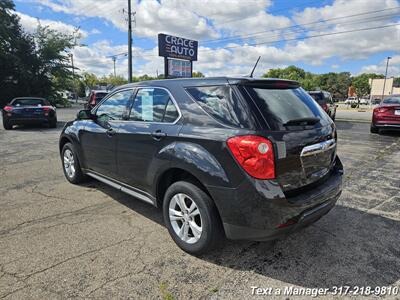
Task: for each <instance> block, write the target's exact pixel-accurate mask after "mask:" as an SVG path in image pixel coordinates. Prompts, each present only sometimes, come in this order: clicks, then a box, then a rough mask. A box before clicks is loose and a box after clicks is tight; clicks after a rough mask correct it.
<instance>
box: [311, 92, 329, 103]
mask: <svg viewBox="0 0 400 300" xmlns="http://www.w3.org/2000/svg"><path fill="white" fill-rule="evenodd" d="M309 94H310V96H311V97H312V98H313V99H314V100H315V101H317V102H318V103H319V104H325V103H327V102H328V99H327V98H326V95H324V94H323V93H309ZM324 96H325V97H324Z"/></svg>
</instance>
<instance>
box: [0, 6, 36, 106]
mask: <svg viewBox="0 0 400 300" xmlns="http://www.w3.org/2000/svg"><path fill="white" fill-rule="evenodd" d="M14 10H15V6H14V3H13V2H12V1H11V0H2V1H0V107H2V106H4V105H5V104H6V103H7V102H8V101H10V100H11V99H12V98H14V97H16V96H22V95H23V94H24V93H29V94H31V93H33V92H34V91H32V90H31V88H32V85H31V84H30V80H31V78H32V75H33V74H34V73H35V71H36V69H37V66H38V63H39V62H38V61H37V59H36V56H35V55H34V50H35V49H34V41H33V38H32V36H30V35H27V34H25V33H24V32H23V30H22V28H21V25H20V24H19V17H18V16H17V15H16V14H15V13H14Z"/></svg>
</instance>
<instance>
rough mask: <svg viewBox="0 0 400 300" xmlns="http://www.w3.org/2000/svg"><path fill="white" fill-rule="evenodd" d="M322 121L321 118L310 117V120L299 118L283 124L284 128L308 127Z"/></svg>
mask: <svg viewBox="0 0 400 300" xmlns="http://www.w3.org/2000/svg"><path fill="white" fill-rule="evenodd" d="M319 121H320V119H319V118H316V117H310V118H299V119H293V120H289V121H287V122H286V123H284V124H283V126H306V125H314V124H316V123H318V122H319Z"/></svg>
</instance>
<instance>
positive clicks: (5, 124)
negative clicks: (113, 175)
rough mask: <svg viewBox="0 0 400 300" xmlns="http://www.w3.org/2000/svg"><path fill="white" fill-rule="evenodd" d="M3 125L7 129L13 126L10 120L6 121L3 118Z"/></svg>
mask: <svg viewBox="0 0 400 300" xmlns="http://www.w3.org/2000/svg"><path fill="white" fill-rule="evenodd" d="M3 127H4V129H5V130H11V129H12V128H13V126H12V125H11V124H10V122H8V121H6V120H4V119H3Z"/></svg>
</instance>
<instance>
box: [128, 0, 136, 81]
mask: <svg viewBox="0 0 400 300" xmlns="http://www.w3.org/2000/svg"><path fill="white" fill-rule="evenodd" d="M134 14H136V12H135V13H134ZM128 82H132V8H131V0H128Z"/></svg>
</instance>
